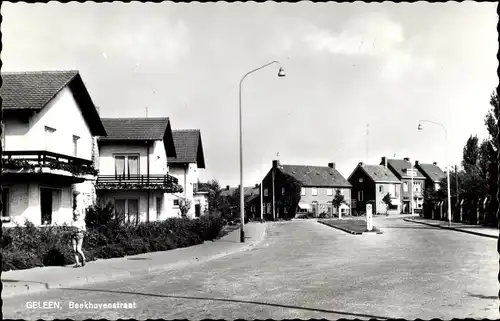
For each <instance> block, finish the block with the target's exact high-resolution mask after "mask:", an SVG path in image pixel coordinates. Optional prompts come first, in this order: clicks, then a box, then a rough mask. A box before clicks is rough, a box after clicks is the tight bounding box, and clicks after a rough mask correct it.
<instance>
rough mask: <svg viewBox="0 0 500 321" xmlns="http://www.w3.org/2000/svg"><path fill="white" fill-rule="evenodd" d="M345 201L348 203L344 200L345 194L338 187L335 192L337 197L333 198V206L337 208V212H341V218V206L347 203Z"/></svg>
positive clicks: (340, 214) (340, 215) (340, 216)
mask: <svg viewBox="0 0 500 321" xmlns="http://www.w3.org/2000/svg"><path fill="white" fill-rule="evenodd" d="M345 203H346V201H345V200H344V195H342V193H341V192H340V190H339V189H338V190H337V191H336V192H335V197H334V198H333V200H332V206H333V207H335V208H336V209H337V213H339V219H342V213H341V212H340V206H341V205H342V204H345Z"/></svg>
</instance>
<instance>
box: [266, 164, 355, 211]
mask: <svg viewBox="0 0 500 321" xmlns="http://www.w3.org/2000/svg"><path fill="white" fill-rule="evenodd" d="M288 178H293V179H294V180H296V181H298V182H300V184H301V186H302V187H301V189H300V201H299V203H298V206H297V208H296V209H290V205H289V202H290V200H291V199H292V198H293V197H294V196H293V193H296V192H295V191H294V189H293V185H292V184H291V183H290V181H289V180H288ZM273 182H274V184H273ZM273 185H274V188H273ZM337 190H339V191H340V192H341V194H342V195H343V196H344V200H345V202H346V203H347V204H343V205H342V206H341V207H340V211H341V212H342V213H343V214H346V215H347V214H350V206H349V205H348V204H350V202H351V184H349V182H348V181H347V180H346V179H345V178H344V177H343V176H342V175H341V174H340V173H339V172H338V171H337V170H336V169H335V163H329V164H328V166H308V165H281V164H280V163H279V161H278V160H273V163H272V168H271V169H270V171H269V172H268V174H267V175H266V176H265V177H264V179H263V194H264V195H263V203H264V214H265V216H266V217H268V218H272V217H273V213H275V214H276V218H285V217H287V218H290V217H291V216H293V214H294V213H311V214H312V215H313V216H314V217H318V216H319V214H321V213H325V214H330V215H331V214H338V213H337V210H336V209H335V208H334V207H333V206H332V200H333V198H334V197H335V193H336V191H337ZM297 192H298V191H297ZM273 196H274V197H273ZM273 204H275V208H276V211H275V212H274V211H273Z"/></svg>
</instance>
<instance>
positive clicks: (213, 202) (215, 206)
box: [207, 179, 222, 212]
mask: <svg viewBox="0 0 500 321" xmlns="http://www.w3.org/2000/svg"><path fill="white" fill-rule="evenodd" d="M207 189H208V208H209V209H210V211H213V212H219V211H220V209H221V205H222V198H221V196H220V192H221V188H220V184H219V182H218V181H217V180H216V179H212V180H210V181H208V183H207Z"/></svg>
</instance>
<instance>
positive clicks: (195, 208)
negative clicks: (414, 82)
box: [194, 204, 201, 217]
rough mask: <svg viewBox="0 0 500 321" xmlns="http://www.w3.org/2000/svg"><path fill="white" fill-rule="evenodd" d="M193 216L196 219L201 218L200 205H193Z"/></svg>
mask: <svg viewBox="0 0 500 321" xmlns="http://www.w3.org/2000/svg"><path fill="white" fill-rule="evenodd" d="M194 215H195V216H196V217H200V216H201V205H200V204H195V205H194Z"/></svg>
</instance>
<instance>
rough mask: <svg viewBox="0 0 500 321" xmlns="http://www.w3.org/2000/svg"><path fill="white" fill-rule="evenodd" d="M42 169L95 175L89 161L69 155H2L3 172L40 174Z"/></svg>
mask: <svg viewBox="0 0 500 321" xmlns="http://www.w3.org/2000/svg"><path fill="white" fill-rule="evenodd" d="M43 168H49V169H51V170H62V171H66V172H69V173H71V174H72V175H75V176H79V175H97V171H96V170H95V168H94V166H93V162H92V161H91V160H87V159H83V158H78V157H73V156H69V155H64V154H59V153H54V152H49V151H45V150H35V151H4V152H3V155H2V169H3V171H4V172H6V171H9V170H17V171H22V172H26V171H27V172H34V173H36V172H41V171H42V169H43Z"/></svg>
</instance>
